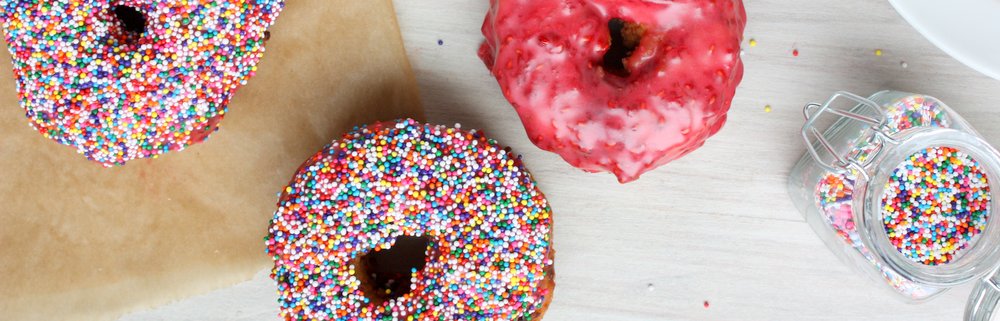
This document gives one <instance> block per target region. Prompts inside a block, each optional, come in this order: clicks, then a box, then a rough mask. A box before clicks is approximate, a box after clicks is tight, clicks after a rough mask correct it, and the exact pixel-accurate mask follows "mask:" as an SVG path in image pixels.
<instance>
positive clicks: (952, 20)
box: [889, 0, 1000, 79]
mask: <svg viewBox="0 0 1000 321" xmlns="http://www.w3.org/2000/svg"><path fill="white" fill-rule="evenodd" d="M889 3H891V4H892V6H893V7H896V11H899V14H900V15H902V16H903V18H904V19H906V21H908V22H909V23H910V25H913V27H914V28H916V29H917V31H919V32H920V33H921V34H923V35H924V37H927V39H929V40H930V41H931V42H932V43H934V44H935V45H937V46H938V48H941V50H944V51H945V52H947V53H948V54H949V55H951V56H952V57H954V58H955V59H958V60H959V61H961V62H962V63H964V64H966V65H968V66H969V67H972V69H975V70H978V71H979V72H982V73H984V74H986V75H988V76H990V77H993V78H995V79H1000V0H946V1H942V0H889Z"/></svg>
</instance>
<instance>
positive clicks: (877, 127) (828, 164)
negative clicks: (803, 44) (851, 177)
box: [802, 91, 899, 181]
mask: <svg viewBox="0 0 1000 321" xmlns="http://www.w3.org/2000/svg"><path fill="white" fill-rule="evenodd" d="M838 98H845V99H848V100H852V101H854V102H856V103H858V105H856V106H855V107H853V108H851V109H839V108H834V107H833V103H834V102H836V101H837V99H838ZM860 108H870V109H871V111H872V114H873V115H878V117H877V118H873V117H870V116H866V115H863V114H860V113H859V112H857V111H860V110H861V109H860ZM802 113H803V114H804V115H805V118H806V123H805V125H802V139H804V140H805V142H806V149H807V150H808V151H809V155H811V156H812V157H813V159H815V160H816V162H817V163H818V164H819V165H820V166H821V167H823V168H824V169H826V170H828V171H831V172H834V173H843V172H847V171H850V170H855V171H856V172H857V173H858V174H860V175H862V176H863V177H864V178H865V180H866V181H867V180H868V179H870V177H868V171H867V170H866V168H867V167H868V165H870V164H871V162H872V160H873V159H875V158H877V156H878V154H879V153H880V152H881V151H882V150H883V147H884V146H885V143H887V142H888V143H891V144H898V143H899V142H898V141H897V140H896V139H894V138H892V137H891V136H890V134H889V130H888V126H887V123H888V116H886V114H885V112H883V111H882V108H881V107H880V106H879V105H878V104H877V103H875V102H873V101H871V100H869V99H867V98H864V97H861V96H858V95H855V94H852V93H849V92H845V91H838V92H836V93H834V94H833V96H830V99H827V101H826V102H825V103H823V104H818V103H809V104H807V105H806V106H805V107H803V109H802ZM824 113H831V114H834V115H838V116H840V117H842V118H846V119H849V120H854V121H860V122H863V123H865V124H868V125H869V129H870V131H869V133H866V134H864V137H863V139H865V141H866V143H867V144H868V146H870V147H871V148H872V149H871V151H870V152H868V153H867V154H866V156H867V157H864V159H863V160H861V161H859V160H858V159H857V157H852V156H850V155H841V154H840V153H838V152H837V150H836V149H835V148H834V146H831V145H830V142H829V141H828V140H827V139H826V138H825V137H824V135H823V133H822V132H820V130H819V129H816V121H817V120H818V119H820V116H822V115H823V114H824ZM839 120H840V119H838V121H839ZM835 124H836V122H835ZM810 136H813V137H815V138H816V142H813V140H812V139H810ZM817 143H818V144H817ZM817 145H818V146H822V147H823V148H824V149H826V151H827V152H829V153H830V155H832V156H833V158H834V159H832V160H826V159H823V157H822V156H820V154H819V151H818V150H817ZM848 150H849V151H851V150H853V148H849V149H848Z"/></svg>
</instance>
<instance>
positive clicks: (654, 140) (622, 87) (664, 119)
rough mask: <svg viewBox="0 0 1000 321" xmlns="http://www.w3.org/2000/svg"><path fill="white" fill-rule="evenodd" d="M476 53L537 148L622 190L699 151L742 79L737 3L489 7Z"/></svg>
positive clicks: (599, 1) (565, 2)
mask: <svg viewBox="0 0 1000 321" xmlns="http://www.w3.org/2000/svg"><path fill="white" fill-rule="evenodd" d="M490 3H491V5H492V7H491V8H490V10H489V12H488V13H487V15H486V19H485V21H484V22H483V27H482V32H483V35H484V36H485V37H486V41H485V42H484V43H483V44H482V46H481V47H480V50H479V56H480V58H482V60H483V62H484V63H485V64H486V67H487V68H489V70H490V72H491V73H492V74H493V76H494V77H495V78H496V80H497V83H498V84H499V85H500V89H501V91H502V92H503V95H504V96H505V97H506V98H507V100H508V101H510V103H511V105H513V107H514V109H515V110H516V111H517V113H518V115H520V118H521V122H522V123H523V125H524V128H525V131H527V134H528V137H529V138H530V139H531V141H532V142H533V143H535V145H537V146H538V147H539V148H541V149H544V150H548V151H551V152H554V153H557V154H559V155H560V156H561V157H562V158H563V159H564V160H566V161H567V162H568V163H569V164H571V165H573V166H576V167H578V168H581V169H583V170H585V171H588V172H601V171H604V172H611V173H613V174H614V175H615V176H617V178H618V180H619V181H620V182H622V183H626V182H629V181H632V180H635V179H637V178H638V177H639V176H640V175H641V174H642V173H644V172H646V171H649V170H651V169H654V168H656V167H658V166H661V165H663V164H666V163H667V162H670V161H672V160H674V159H677V158H679V157H681V156H684V155H686V154H687V153H689V152H691V151H693V150H695V149H697V148H698V147H701V146H702V145H703V144H704V143H705V140H706V139H708V138H709V137H710V136H712V135H714V134H715V133H716V132H718V131H719V129H721V128H722V126H723V124H724V123H725V121H726V113H727V112H728V110H729V106H730V104H731V102H732V100H733V96H734V94H735V91H736V86H737V85H738V84H739V83H740V81H741V80H742V78H743V63H742V61H741V59H740V42H741V41H742V38H743V28H744V25H745V23H746V13H745V12H744V9H743V3H742V2H741V1H740V0H722V1H714V0H713V1H709V0H680V1H624V0H535V1H513V0H491V1H490Z"/></svg>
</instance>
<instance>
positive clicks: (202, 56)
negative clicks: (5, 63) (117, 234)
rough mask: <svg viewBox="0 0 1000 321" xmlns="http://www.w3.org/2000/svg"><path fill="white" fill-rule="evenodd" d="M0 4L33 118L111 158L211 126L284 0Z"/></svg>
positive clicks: (59, 138) (150, 152)
mask: <svg viewBox="0 0 1000 321" xmlns="http://www.w3.org/2000/svg"><path fill="white" fill-rule="evenodd" d="M0 4H2V8H0V9H2V10H3V12H2V13H0V20H2V23H3V29H4V31H5V39H6V41H7V44H8V49H9V51H10V54H11V56H12V59H13V67H14V76H15V78H16V83H17V91H18V97H19V98H20V105H21V107H22V108H23V109H24V110H25V115H26V116H27V117H28V119H29V120H30V125H31V126H32V127H33V128H34V129H36V130H37V131H38V132H39V133H41V134H42V135H44V136H45V137H47V138H49V139H52V140H55V141H56V142H59V143H60V144H64V145H69V146H72V147H75V148H76V150H77V152H79V153H80V154H83V155H84V156H86V157H87V158H88V159H90V160H93V161H95V162H98V163H100V164H102V165H104V166H111V165H116V164H117V165H121V164H124V163H125V162H126V161H129V160H132V159H137V158H149V157H153V158H155V157H157V156H158V155H160V154H163V153H165V152H167V151H171V150H182V149H184V148H185V147H187V146H189V145H191V144H195V143H198V142H201V141H203V140H205V138H207V137H208V135H209V134H211V133H212V132H214V131H215V130H216V129H218V124H219V122H220V121H221V120H222V118H223V115H225V113H226V112H227V110H228V109H227V107H228V105H229V101H230V99H231V98H232V95H233V92H234V91H235V90H236V89H237V88H239V87H240V86H241V85H244V84H246V82H247V79H249V78H250V77H252V76H253V75H254V73H255V71H256V69H257V67H256V65H257V62H258V61H259V60H260V58H261V56H262V54H263V53H264V40H265V37H266V35H265V31H266V29H267V28H268V27H269V26H271V24H272V23H273V22H274V20H275V19H276V18H277V16H278V13H279V12H280V11H281V9H282V8H283V6H284V1H283V0H254V1H237V0H226V1H208V0H185V1H180V0H153V1H138V0H113V1H86V0H59V1H3V2H0Z"/></svg>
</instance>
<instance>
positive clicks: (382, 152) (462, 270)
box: [265, 120, 554, 320]
mask: <svg viewBox="0 0 1000 321" xmlns="http://www.w3.org/2000/svg"><path fill="white" fill-rule="evenodd" d="M278 206H279V207H278V210H277V211H276V212H275V214H274V218H273V220H272V221H271V226H270V230H269V232H270V235H269V236H268V237H267V238H266V241H265V242H266V244H267V252H268V254H269V255H271V256H272V258H273V259H274V269H273V270H272V273H271V277H272V278H273V279H274V280H275V281H276V282H277V284H278V290H279V302H280V308H281V315H282V316H283V317H285V318H286V319H289V320H292V319H327V320H518V319H519V318H523V319H525V320H538V319H540V318H541V314H542V313H543V312H544V310H545V308H546V307H547V304H548V302H549V301H550V300H551V298H552V295H551V294H552V290H553V289H554V282H553V274H554V273H553V268H552V263H553V260H552V253H553V250H552V248H551V244H552V243H551V217H550V215H551V210H550V208H549V206H548V203H547V201H546V200H545V197H544V196H543V195H542V193H541V191H539V190H538V188H537V187H536V186H535V183H534V181H533V179H532V178H531V175H530V174H529V173H528V171H527V170H526V169H524V167H523V165H522V163H521V160H520V156H515V155H514V154H512V153H511V152H510V150H509V149H507V148H503V147H501V146H498V145H497V143H496V141H493V140H491V139H487V138H486V137H484V136H483V135H482V134H480V133H478V132H476V131H474V130H473V131H463V130H460V129H454V128H447V127H443V126H433V125H425V124H421V123H418V122H416V121H414V120H401V121H397V122H390V123H378V124H375V125H372V126H369V127H365V128H355V130H354V131H352V132H350V133H348V134H346V135H345V136H344V137H343V138H342V139H340V140H338V141H335V142H333V143H332V144H331V145H328V146H327V147H326V148H324V149H323V150H322V151H321V152H320V153H318V154H316V155H315V156H313V157H312V158H310V159H309V160H308V161H306V162H305V163H304V164H303V165H302V167H301V168H300V169H299V171H298V173H297V174H295V177H294V178H293V179H292V181H291V183H290V185H289V186H288V187H286V188H285V190H284V192H283V194H282V196H281V198H280V201H279V204H278ZM404 237H424V238H426V239H427V240H428V242H427V246H426V252H425V253H424V254H425V255H426V260H425V262H424V266H423V269H422V270H418V269H413V270H410V273H408V274H407V275H405V276H404V277H405V278H406V280H403V281H408V282H409V284H410V286H409V291H408V292H407V293H404V294H398V293H397V294H396V295H391V296H389V298H386V296H385V295H383V293H380V292H377V291H373V289H372V288H373V287H372V286H371V284H368V283H370V281H371V279H372V278H377V276H373V275H372V274H373V272H372V270H373V268H372V267H370V266H367V264H364V263H365V262H364V261H365V260H362V259H361V258H362V257H363V256H365V255H369V254H370V253H378V252H380V251H384V250H386V249H390V248H391V247H393V246H394V245H395V244H396V243H397V240H400V239H401V238H404ZM404 290H405V289H404ZM385 291H390V290H385Z"/></svg>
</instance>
